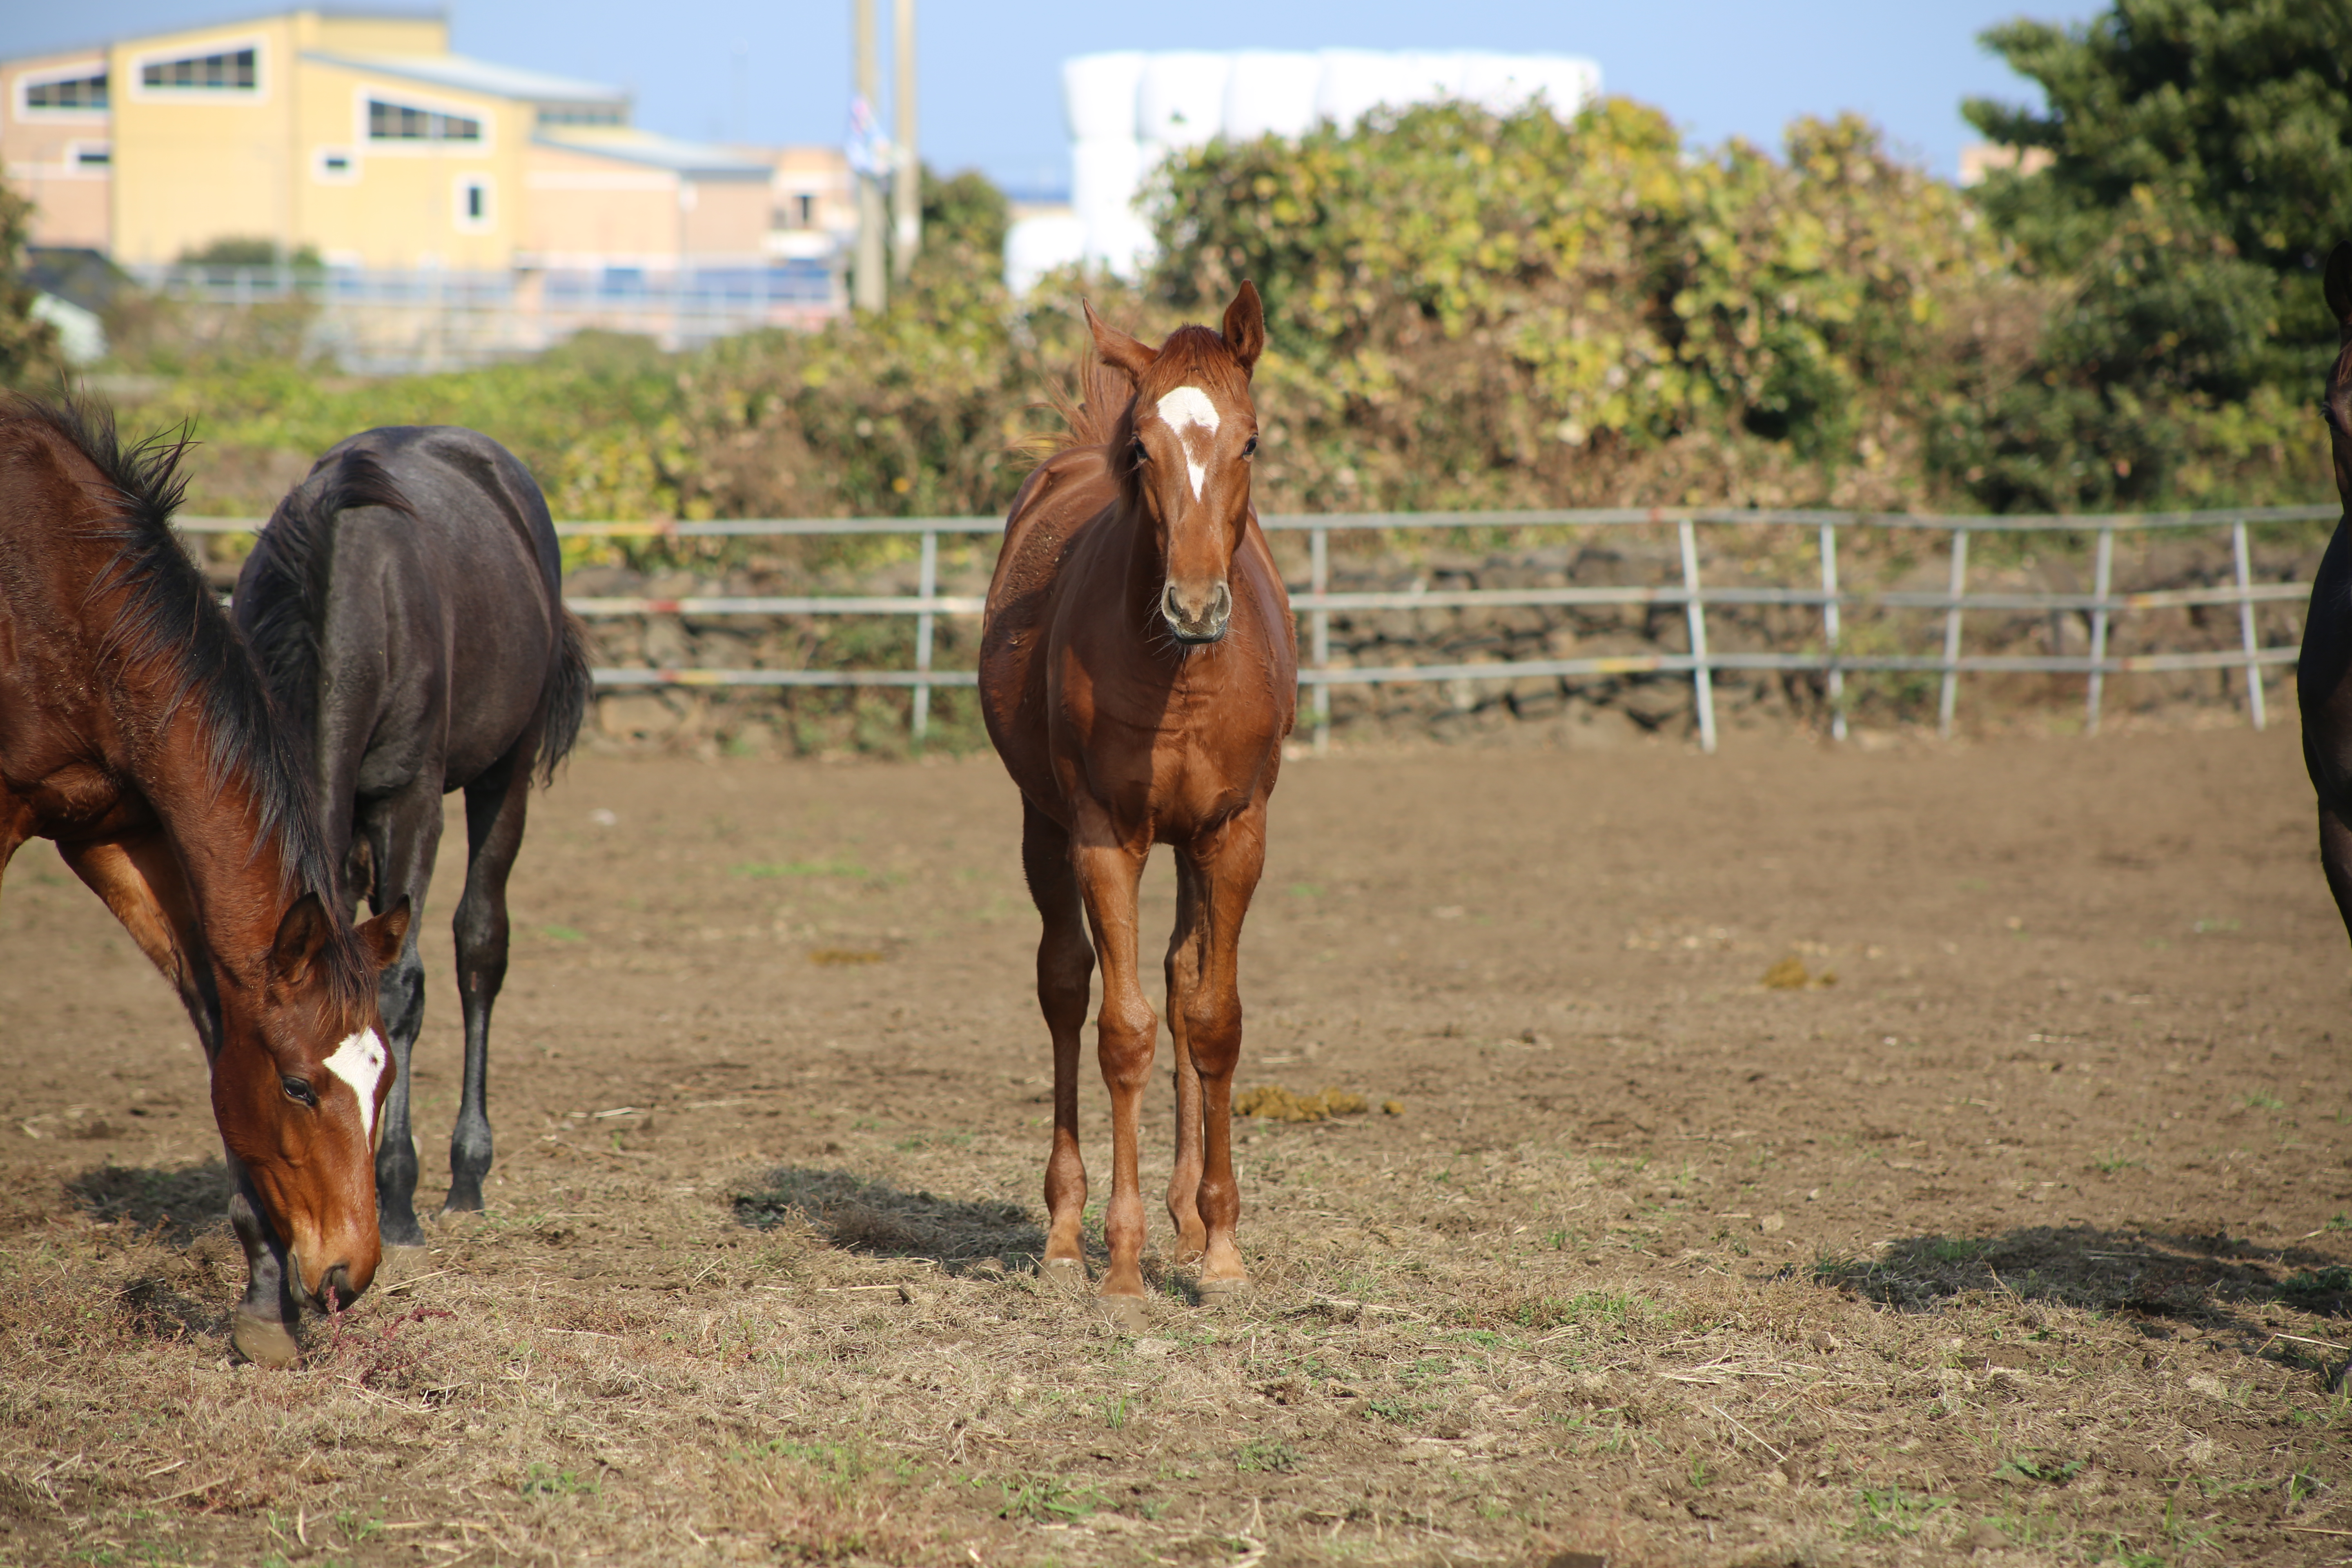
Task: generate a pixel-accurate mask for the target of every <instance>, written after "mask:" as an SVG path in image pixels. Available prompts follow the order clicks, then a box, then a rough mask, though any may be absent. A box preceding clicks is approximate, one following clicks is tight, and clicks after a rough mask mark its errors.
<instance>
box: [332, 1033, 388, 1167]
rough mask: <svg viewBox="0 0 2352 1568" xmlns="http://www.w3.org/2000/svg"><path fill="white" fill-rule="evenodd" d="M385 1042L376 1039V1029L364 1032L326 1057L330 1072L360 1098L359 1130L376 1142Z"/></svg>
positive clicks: (346, 1041)
mask: <svg viewBox="0 0 2352 1568" xmlns="http://www.w3.org/2000/svg"><path fill="white" fill-rule="evenodd" d="M383 1063H384V1054H383V1041H382V1040H379V1039H377V1038H376V1037H375V1031H374V1030H373V1029H362V1030H361V1031H360V1032H359V1033H358V1034H356V1035H353V1036H352V1037H351V1038H349V1039H347V1040H345V1041H344V1042H343V1043H342V1044H341V1045H340V1046H337V1047H335V1054H334V1055H333V1056H331V1057H329V1058H327V1070H328V1071H329V1072H331V1073H333V1074H334V1075H335V1076H336V1077H337V1078H339V1079H342V1080H343V1081H344V1082H345V1083H347V1084H350V1085H351V1086H352V1093H353V1094H356V1095H358V1096H359V1097H360V1127H361V1129H362V1131H365V1132H366V1133H367V1135H368V1142H370V1143H373V1142H375V1086H376V1085H377V1084H378V1083H379V1082H381V1081H382V1080H383Z"/></svg>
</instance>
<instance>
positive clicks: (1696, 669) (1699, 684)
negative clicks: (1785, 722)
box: [1676, 518, 1715, 752]
mask: <svg viewBox="0 0 2352 1568" xmlns="http://www.w3.org/2000/svg"><path fill="white" fill-rule="evenodd" d="M1676 527H1677V528H1678V529H1679V530H1680V531H1681V534H1682V545H1683V592H1684V593H1685V594H1687V595H1689V599H1688V600H1687V601H1686V603H1685V605H1684V608H1685V610H1686V611H1688V612H1689V616H1690V648H1691V696H1692V697H1693V698H1694V699H1696V701H1697V704H1698V744H1699V750H1701V751H1703V752H1713V751H1714V750H1715V675H1714V672H1713V671H1712V670H1710V669H1708V668H1707V667H1706V605H1703V604H1701V603H1699V597H1698V535H1697V534H1696V532H1694V531H1692V528H1691V521H1690V519H1688V518H1685V519H1683V521H1681V522H1680V523H1678V524H1676Z"/></svg>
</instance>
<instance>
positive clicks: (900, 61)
mask: <svg viewBox="0 0 2352 1568" xmlns="http://www.w3.org/2000/svg"><path fill="white" fill-rule="evenodd" d="M890 52H891V55H892V56H893V58H894V60H895V62H896V64H897V65H898V84H897V90H896V91H894V92H893V93H892V94H891V96H892V98H893V99H895V100H896V102H895V103H894V104H893V107H894V108H895V109H897V110H898V174H897V178H896V179H895V180H894V181H893V182H892V183H891V186H890V198H891V203H890V205H891V206H892V208H893V209H894V210H893V212H892V215H891V216H892V217H893V219H894V220H895V221H894V222H893V223H892V225H891V229H892V233H891V241H892V244H891V250H890V271H891V273H892V275H893V276H895V277H896V278H897V279H898V281H900V282H901V283H903V282H905V281H906V280H907V278H908V274H910V273H912V272H913V271H914V269H915V253H916V252H917V251H918V250H920V249H921V248H922V245H923V163H922V160H921V159H920V158H919V157H917V156H916V154H915V0H898V5H897V8H896V9H895V10H894V11H893V12H892V13H891V17H890Z"/></svg>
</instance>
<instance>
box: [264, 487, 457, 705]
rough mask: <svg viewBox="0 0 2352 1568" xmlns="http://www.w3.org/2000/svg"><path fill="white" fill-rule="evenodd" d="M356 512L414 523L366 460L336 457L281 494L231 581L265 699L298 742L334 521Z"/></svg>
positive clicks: (314, 685)
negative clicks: (376, 510)
mask: <svg viewBox="0 0 2352 1568" xmlns="http://www.w3.org/2000/svg"><path fill="white" fill-rule="evenodd" d="M363 506H381V507H389V508H390V509H392V510H394V511H397V512H401V513H404V514H405V515H407V516H409V517H415V515H416V513H415V509H414V508H413V507H411V506H410V505H409V504H408V498H407V497H406V496H404V495H403V494H402V493H401V490H400V487H399V486H398V485H397V484H395V483H394V482H393V478H392V475H391V474H389V473H388V472H386V471H385V470H384V467H383V464H381V463H379V462H377V461H376V459H375V458H374V457H373V455H371V454H369V453H366V452H357V451H352V452H343V453H340V454H338V455H337V456H336V457H335V458H332V459H331V461H330V462H328V463H323V464H321V465H320V467H318V468H313V469H312V470H311V471H310V478H308V479H304V480H303V481H302V482H301V483H300V484H299V485H297V486H295V487H294V488H293V489H290V490H289V491H287V492H286V499H285V500H281V501H279V502H278V510H276V511H274V512H272V513H271V514H270V517H269V523H268V526H267V527H265V528H264V529H263V530H262V531H261V537H260V538H259V539H257V540H256V541H255V542H254V546H253V554H252V556H251V558H250V559H248V560H247V563H246V566H245V570H244V572H243V573H242V574H240V576H239V578H238V581H237V592H236V609H237V616H236V619H237V624H238V625H239V626H242V627H243V628H244V629H245V635H246V639H247V642H248V643H250V644H251V645H252V647H253V651H254V655H255V657H256V658H258V659H259V660H260V661H261V668H262V672H263V674H264V675H265V676H266V677H267V678H268V682H269V693H270V695H271V696H272V697H273V698H275V699H276V700H277V701H278V708H279V709H280V710H281V711H282V713H283V715H284V716H285V717H286V718H287V719H288V720H289V721H292V722H293V723H294V724H295V726H296V727H297V729H298V731H299V732H301V733H303V734H305V735H307V734H308V733H309V731H310V725H311V723H312V722H313V721H314V720H315V719H316V717H317V714H318V692H319V637H320V630H321V628H322V627H323V626H324V625H325V622H326V615H327V581H328V577H329V574H330V573H331V571H332V569H333V566H334V559H335V518H336V515H337V514H338V513H340V512H343V511H347V510H351V509H352V508H354V507H363Z"/></svg>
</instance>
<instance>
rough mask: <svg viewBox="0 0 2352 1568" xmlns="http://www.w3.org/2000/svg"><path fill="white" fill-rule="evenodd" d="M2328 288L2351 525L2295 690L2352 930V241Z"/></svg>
mask: <svg viewBox="0 0 2352 1568" xmlns="http://www.w3.org/2000/svg"><path fill="white" fill-rule="evenodd" d="M2326 292H2327V308H2328V309H2329V310H2332V311H2334V312H2335V314H2336V323H2337V328H2338V331H2339V333H2340V336H2339V339H2338V342H2339V343H2340V345H2341V347H2340V349H2339V351H2338V353H2337V354H2336V364H2335V367H2334V368H2333V369H2331V370H2330V371H2329V372H2328V373H2327V395H2326V398H2325V399H2324V400H2323V401H2322V402H2321V405H2320V412H2321V414H2322V415H2323V416H2325V417H2326V420H2327V436H2328V440H2329V442H2330V443H2331V445H2332V446H2333V447H2335V453H2336V493H2337V494H2338V495H2339V496H2341V497H2342V498H2343V500H2344V505H2345V519H2344V521H2341V522H2338V523H2337V524H2336V535H2335V537H2334V538H2332V539H2330V540H2329V541H2328V542H2327V553H2326V555H2325V556H2324V557H2322V558H2321V560H2320V563H2319V574H2318V575H2317V576H2316V577H2315V578H2314V579H2313V580H2312V584H2311V607H2310V609H2309V610H2307V611H2306V612H2305V616H2304V622H2303V652H2302V654H2301V656H2300V657H2299V658H2297V659H2296V660H2295V667H2294V689H2295V702H2296V705H2297V706H2298V707H2299V708H2301V710H2303V764H2304V766H2305V769H2307V770H2308V771H2309V772H2310V773H2311V784H2312V787H2313V788H2314V789H2315V790H2317V791H2318V792H2319V861H2320V864H2321V865H2322V866H2323V867H2325V868H2326V872H2327V888H2328V890H2329V891H2330V892H2332V893H2334V894H2335V895H2336V910H2337V912H2338V913H2340V914H2341V915H2342V916H2343V917H2344V924H2345V927H2346V929H2347V931H2352V679H2347V677H2352V242H2347V243H2345V244H2342V245H2338V246H2337V247H2336V250H2335V254H2333V255H2331V256H2330V257H2328V258H2327V281H2326Z"/></svg>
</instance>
